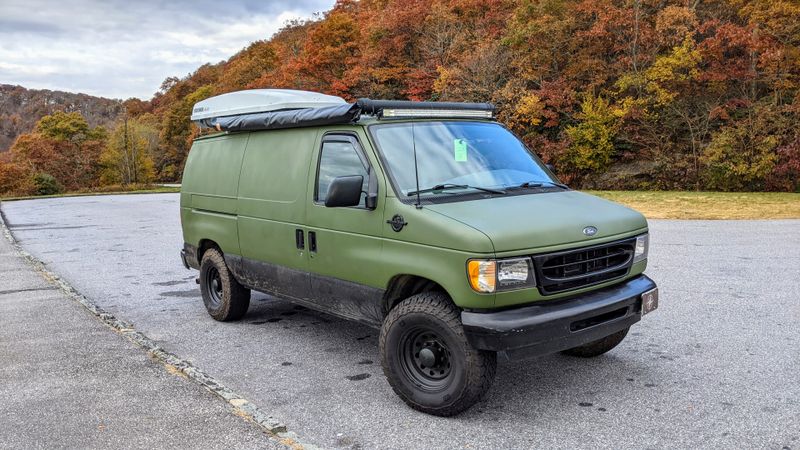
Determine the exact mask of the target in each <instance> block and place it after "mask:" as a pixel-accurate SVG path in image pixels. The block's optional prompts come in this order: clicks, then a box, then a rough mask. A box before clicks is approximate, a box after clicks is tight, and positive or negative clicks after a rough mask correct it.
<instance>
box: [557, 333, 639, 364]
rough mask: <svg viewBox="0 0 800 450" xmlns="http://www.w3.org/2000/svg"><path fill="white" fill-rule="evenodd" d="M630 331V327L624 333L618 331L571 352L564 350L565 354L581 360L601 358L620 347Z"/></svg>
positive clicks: (575, 348)
mask: <svg viewBox="0 0 800 450" xmlns="http://www.w3.org/2000/svg"><path fill="white" fill-rule="evenodd" d="M628 330H630V327H628V328H625V329H624V330H622V331H618V332H616V333H614V334H609V335H608V336H606V337H604V338H602V339H598V340H596V341H593V342H589V343H588V344H584V345H581V346H580V347H574V348H571V349H569V350H564V351H563V352H561V353H563V354H565V355H569V356H577V357H580V358H594V357H595V356H600V355H602V354H603V353H606V352H608V351H609V350H611V349H612V348H614V347H616V346H617V345H619V343H620V342H622V340H623V339H625V336H626V335H627V334H628Z"/></svg>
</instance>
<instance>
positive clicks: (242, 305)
mask: <svg viewBox="0 0 800 450" xmlns="http://www.w3.org/2000/svg"><path fill="white" fill-rule="evenodd" d="M213 278H216V279H217V281H218V282H217V284H214V283H213ZM213 286H217V289H215V288H214V287H213ZM212 290H213V291H215V292H216V293H215V292H212ZM200 292H201V293H202V295H203V303H204V304H205V305H206V310H207V311H208V314H209V315H210V316H211V317H213V318H214V319H216V320H219V321H220V322H227V321H231V320H238V319H241V318H242V316H244V315H245V313H247V308H249V307H250V289H247V288H245V287H244V286H242V285H241V284H239V282H238V281H236V279H235V278H234V277H233V274H232V273H231V271H230V270H229V269H228V266H227V264H225V258H224V257H223V256H222V253H221V252H220V251H219V250H217V249H215V248H210V249H208V250H206V251H205V253H203V260H202V261H201V262H200Z"/></svg>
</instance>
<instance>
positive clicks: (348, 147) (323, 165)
mask: <svg viewBox="0 0 800 450" xmlns="http://www.w3.org/2000/svg"><path fill="white" fill-rule="evenodd" d="M351 175H361V176H362V177H364V184H363V185H362V189H361V190H362V191H364V192H366V191H367V184H368V182H369V175H368V172H367V167H366V165H365V162H364V161H363V160H362V156H361V155H360V154H359V153H358V150H356V148H355V146H354V145H353V143H352V142H350V141H344V140H343V141H338V140H336V141H325V142H323V143H322V153H321V154H320V155H319V172H318V174H317V192H316V196H315V198H316V201H317V202H318V203H325V199H326V198H328V189H329V188H330V185H331V183H332V182H333V180H334V179H335V178H336V177H346V176H351ZM365 197H366V196H362V197H361V203H359V204H358V206H359V207H361V208H363V207H364V206H365V204H364V202H365Z"/></svg>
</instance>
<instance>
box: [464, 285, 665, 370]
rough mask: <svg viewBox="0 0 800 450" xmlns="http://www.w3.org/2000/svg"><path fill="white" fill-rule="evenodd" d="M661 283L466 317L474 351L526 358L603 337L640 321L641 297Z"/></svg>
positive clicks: (467, 333)
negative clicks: (494, 352)
mask: <svg viewBox="0 0 800 450" xmlns="http://www.w3.org/2000/svg"><path fill="white" fill-rule="evenodd" d="M655 287H656V284H655V283H654V282H653V280H651V279H650V278H648V277H646V276H645V275H640V276H638V277H636V278H632V279H630V280H628V281H626V282H624V283H622V284H618V285H616V286H611V287H607V288H604V289H600V290H598V291H592V292H588V293H585V294H581V295H578V296H573V297H569V298H565V299H558V300H553V301H543V302H542V303H541V304H535V305H531V306H524V307H521V308H515V309H508V310H503V311H497V312H471V311H464V312H462V313H461V322H462V323H463V325H464V332H465V333H466V335H467V339H468V340H469V342H470V344H472V346H473V347H475V348H478V349H482V350H493V351H497V352H503V353H505V355H506V357H508V359H522V358H529V357H533V356H540V355H545V354H548V353H555V352H559V351H561V350H566V349H569V348H573V347H577V346H580V345H583V344H586V343H589V342H592V341H596V340H598V339H601V338H604V337H606V336H608V335H610V334H614V333H616V332H617V331H621V330H623V329H625V328H627V327H629V326H631V325H633V324H634V323H636V322H638V321H639V319H641V311H642V300H641V294H642V293H644V292H647V291H649V290H651V289H654V288H655Z"/></svg>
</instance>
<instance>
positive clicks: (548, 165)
mask: <svg viewBox="0 0 800 450" xmlns="http://www.w3.org/2000/svg"><path fill="white" fill-rule="evenodd" d="M544 166H545V167H547V170H549V171H550V172H553V174H555V173H556V166H554V165H552V164H545V165H544Z"/></svg>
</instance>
